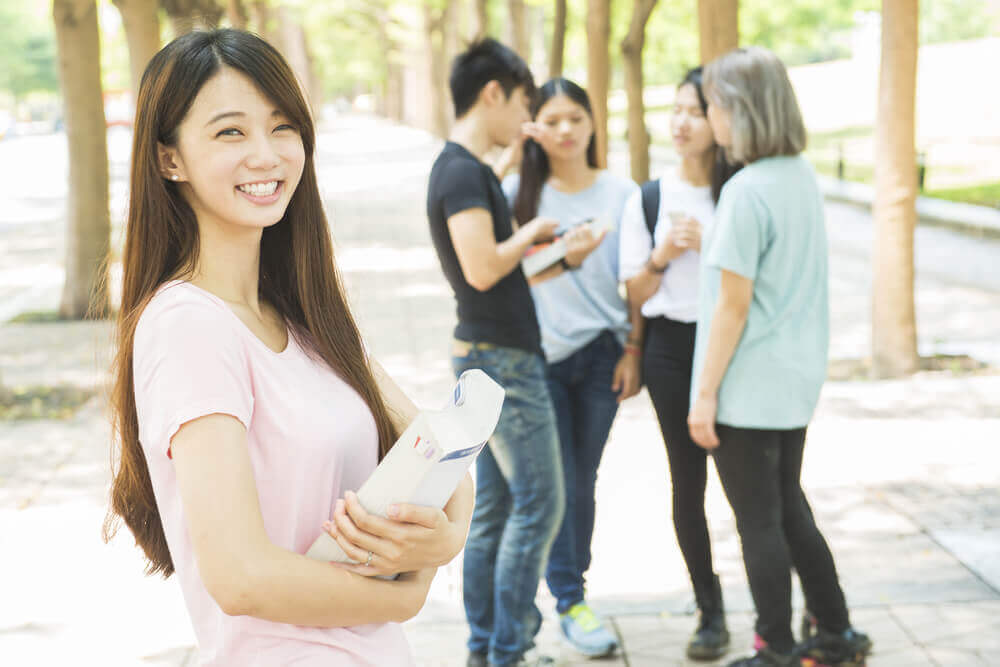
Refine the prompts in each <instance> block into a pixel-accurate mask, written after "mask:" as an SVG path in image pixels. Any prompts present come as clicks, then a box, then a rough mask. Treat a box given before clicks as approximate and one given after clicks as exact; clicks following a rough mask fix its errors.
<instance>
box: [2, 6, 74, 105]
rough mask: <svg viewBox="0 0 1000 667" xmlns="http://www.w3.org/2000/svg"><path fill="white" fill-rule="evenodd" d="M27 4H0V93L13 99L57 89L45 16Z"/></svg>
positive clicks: (50, 33) (51, 37)
mask: <svg viewBox="0 0 1000 667" xmlns="http://www.w3.org/2000/svg"><path fill="white" fill-rule="evenodd" d="M39 4H41V5H43V6H45V7H47V5H48V3H35V2H31V0H4V1H3V2H2V3H0V90H2V91H5V92H7V93H10V94H11V95H13V96H14V97H15V98H22V97H24V96H25V95H27V94H28V93H33V92H54V91H57V90H58V89H59V80H58V75H57V73H56V46H55V35H54V33H53V30H52V28H51V27H50V26H49V25H48V24H47V23H46V19H48V18H49V17H48V14H47V13H44V12H41V11H40V10H39Z"/></svg>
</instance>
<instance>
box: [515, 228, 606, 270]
mask: <svg viewBox="0 0 1000 667" xmlns="http://www.w3.org/2000/svg"><path fill="white" fill-rule="evenodd" d="M579 224H582V225H590V226H591V230H592V231H593V233H594V234H600V233H601V232H603V231H605V230H607V231H611V230H612V229H614V223H613V222H612V221H611V220H610V219H609V218H606V217H598V218H594V219H592V220H587V221H585V222H582V223H579ZM576 226H577V225H572V226H571V228H572V227H576ZM567 231H568V230H567ZM563 234H565V232H563ZM563 234H560V235H559V236H558V237H556V238H555V239H554V240H552V241H548V242H544V243H536V244H535V245H533V246H531V248H529V249H528V252H527V253H525V255H524V257H523V258H522V259H521V270H522V271H524V277H525V278H530V277H532V276H534V275H537V274H539V273H541V272H542V271H544V270H545V269H547V268H549V267H550V266H552V265H553V264H555V263H556V262H558V261H559V260H560V259H562V258H563V257H565V256H566V239H565V238H563Z"/></svg>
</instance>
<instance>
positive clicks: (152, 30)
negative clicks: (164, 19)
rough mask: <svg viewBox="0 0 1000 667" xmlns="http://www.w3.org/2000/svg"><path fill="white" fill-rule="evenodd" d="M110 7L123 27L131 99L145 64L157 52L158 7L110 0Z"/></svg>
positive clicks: (147, 1) (150, 1)
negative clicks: (126, 43)
mask: <svg viewBox="0 0 1000 667" xmlns="http://www.w3.org/2000/svg"><path fill="white" fill-rule="evenodd" d="M114 3H115V6H116V7H117V8H118V12H119V13H120V14H121V15H122V25H123V26H124V27H125V39H126V40H127V41H128V62H129V70H130V71H131V75H132V97H133V99H135V98H136V97H138V95H139V82H140V81H141V80H142V73H143V72H144V71H145V70H146V65H147V63H149V61H150V59H151V58H152V57H153V56H154V55H156V52H157V51H159V50H160V15H159V6H158V5H157V2H156V0H114Z"/></svg>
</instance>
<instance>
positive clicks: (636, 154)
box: [622, 0, 656, 183]
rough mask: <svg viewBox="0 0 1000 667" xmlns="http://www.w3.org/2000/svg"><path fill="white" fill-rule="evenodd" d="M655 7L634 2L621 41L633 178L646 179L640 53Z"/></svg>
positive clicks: (652, 1) (652, 0)
mask: <svg viewBox="0 0 1000 667" xmlns="http://www.w3.org/2000/svg"><path fill="white" fill-rule="evenodd" d="M654 7H656V0H635V8H634V9H633V10H632V22H631V23H629V28H628V34H626V35H625V39H623V40H622V56H623V60H624V64H625V95H626V96H627V97H628V153H629V161H630V163H631V169H632V179H633V180H634V181H636V182H637V183H642V182H644V181H648V180H649V132H648V131H647V130H646V105H645V103H644V102H643V99H642V92H643V76H642V50H643V47H644V46H645V45H646V24H647V23H648V22H649V16H650V14H652V13H653V8H654Z"/></svg>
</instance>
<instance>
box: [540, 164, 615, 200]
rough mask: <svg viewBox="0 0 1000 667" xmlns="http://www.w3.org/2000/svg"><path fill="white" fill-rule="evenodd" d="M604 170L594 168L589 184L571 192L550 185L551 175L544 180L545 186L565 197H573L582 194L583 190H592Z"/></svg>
mask: <svg viewBox="0 0 1000 667" xmlns="http://www.w3.org/2000/svg"><path fill="white" fill-rule="evenodd" d="M605 171H606V170H605V169H597V170H595V172H594V180H592V181H591V182H590V184H589V185H586V186H584V187H582V188H580V189H579V190H574V191H573V192H567V191H565V190H560V189H559V188H557V187H556V186H554V185H552V183H551V180H552V177H551V176H550V177H549V179H548V180H547V181H545V187H547V188H549V189H551V190H553V191H554V192H558V193H559V194H561V195H564V196H566V197H573V196H575V195H579V194H582V193H584V192H587V191H588V190H592V189H593V188H595V187H597V184H598V183H599V182H600V180H601V177H602V176H604V172H605Z"/></svg>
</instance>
